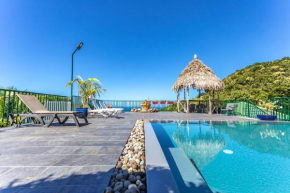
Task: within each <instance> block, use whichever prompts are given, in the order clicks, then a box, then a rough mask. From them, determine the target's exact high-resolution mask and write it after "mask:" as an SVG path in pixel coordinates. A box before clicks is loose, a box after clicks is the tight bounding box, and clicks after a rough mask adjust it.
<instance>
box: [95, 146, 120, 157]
mask: <svg viewBox="0 0 290 193" xmlns="http://www.w3.org/2000/svg"><path fill="white" fill-rule="evenodd" d="M123 149H124V147H120V146H110V147H101V149H100V150H99V151H98V153H99V154H119V155H120V154H121V153H122V150H123Z"/></svg>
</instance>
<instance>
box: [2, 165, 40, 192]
mask: <svg viewBox="0 0 290 193" xmlns="http://www.w3.org/2000/svg"><path fill="white" fill-rule="evenodd" d="M45 168H46V167H16V168H14V169H13V170H11V171H9V172H7V173H5V174H3V175H1V176H0V188H2V189H4V188H8V187H9V188H13V187H16V186H20V185H26V184H28V183H29V182H30V181H31V180H32V179H33V178H34V177H35V176H37V175H38V174H39V173H40V172H42V171H43V170H44V169H45Z"/></svg>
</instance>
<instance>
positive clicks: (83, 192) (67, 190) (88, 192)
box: [59, 185, 105, 193]
mask: <svg viewBox="0 0 290 193" xmlns="http://www.w3.org/2000/svg"><path fill="white" fill-rule="evenodd" d="M104 189H105V186H100V185H97V186H63V187H62V189H60V191H59V193H103V192H104Z"/></svg>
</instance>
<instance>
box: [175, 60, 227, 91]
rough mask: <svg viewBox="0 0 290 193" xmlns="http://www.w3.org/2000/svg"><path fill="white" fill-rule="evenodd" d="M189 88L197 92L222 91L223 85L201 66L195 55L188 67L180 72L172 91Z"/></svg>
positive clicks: (207, 68) (206, 68)
mask: <svg viewBox="0 0 290 193" xmlns="http://www.w3.org/2000/svg"><path fill="white" fill-rule="evenodd" d="M190 87H192V88H195V89H197V90H215V91H220V90H224V87H225V85H224V83H223V82H222V81H221V80H220V79H219V78H218V77H217V76H216V75H215V74H214V72H213V71H212V70H211V69H210V68H209V67H207V66H206V65H205V64H203V63H202V62H201V61H200V60H199V59H198V58H197V56H196V55H194V59H193V60H192V61H191V62H190V63H189V65H188V66H187V67H186V68H185V69H184V70H183V71H182V72H181V74H180V75H179V77H178V79H177V81H176V82H175V83H174V85H173V87H172V90H173V91H176V92H179V91H180V90H181V89H183V88H185V89H189V88H190Z"/></svg>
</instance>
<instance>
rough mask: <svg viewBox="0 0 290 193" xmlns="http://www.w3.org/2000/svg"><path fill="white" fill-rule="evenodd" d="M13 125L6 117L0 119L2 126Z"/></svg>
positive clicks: (0, 126)
mask: <svg viewBox="0 0 290 193" xmlns="http://www.w3.org/2000/svg"><path fill="white" fill-rule="evenodd" d="M9 126H11V124H10V122H9V121H7V120H6V119H0V128H3V127H9Z"/></svg>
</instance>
